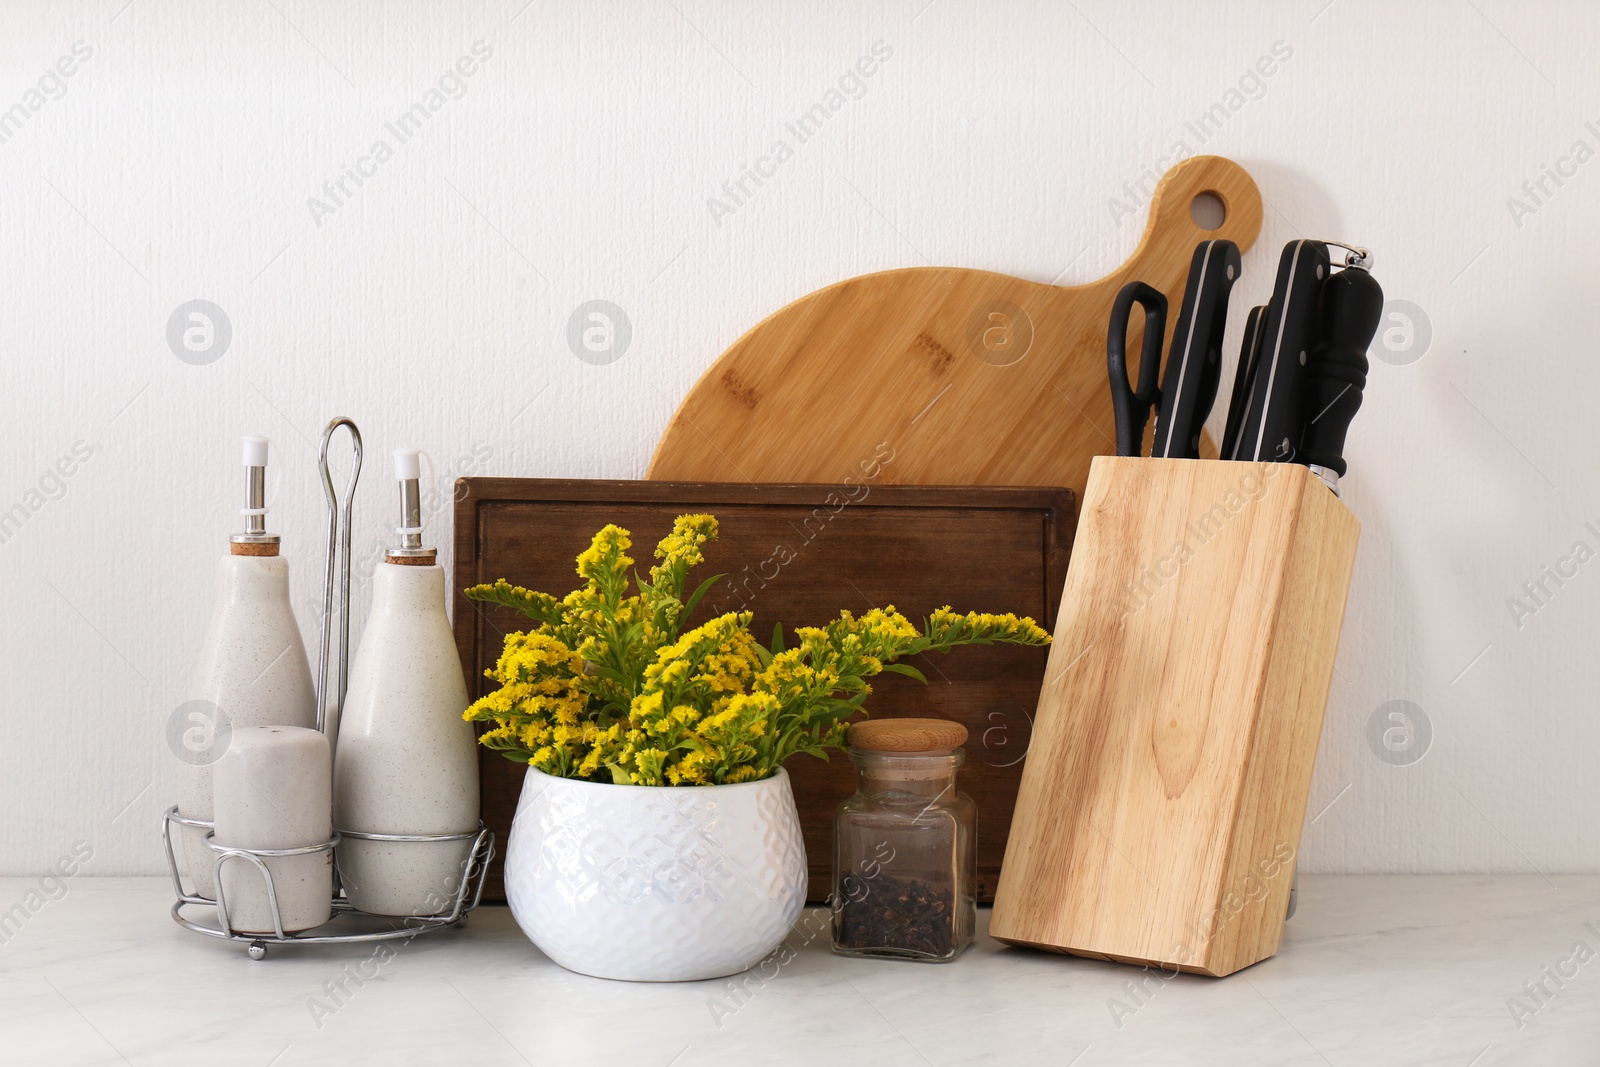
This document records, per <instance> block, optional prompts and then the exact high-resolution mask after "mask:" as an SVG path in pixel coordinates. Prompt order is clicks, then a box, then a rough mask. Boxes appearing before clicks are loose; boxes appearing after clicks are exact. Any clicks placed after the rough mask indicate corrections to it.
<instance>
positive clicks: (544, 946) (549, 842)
mask: <svg viewBox="0 0 1600 1067" xmlns="http://www.w3.org/2000/svg"><path fill="white" fill-rule="evenodd" d="M805 890H806V855H805V846H804V844H803V843H802V842H801V840H800V823H799V819H798V817H797V816H796V814H795V806H794V795H793V793H792V792H791V791H790V788H789V776H788V774H787V772H785V771H783V770H781V769H780V770H779V771H778V773H777V774H776V775H774V776H773V777H771V778H766V779H763V780H762V781H759V782H744V783H740V784H738V785H716V786H679V787H661V788H652V787H646V786H624V785H610V784H602V783H596V782H584V781H576V780H572V779H566V778H554V777H551V776H550V775H547V774H544V773H543V772H541V771H537V770H535V769H533V768H531V767H530V768H528V773H527V777H526V778H525V779H524V781H523V785H522V797H521V800H520V801H519V802H518V804H517V815H516V820H515V822H514V823H513V825H512V828H511V840H510V842H509V844H508V846H507V851H506V897H507V900H508V901H509V903H510V905H511V912H512V914H513V915H515V916H516V919H517V923H518V924H519V925H520V926H521V927H522V930H523V932H524V933H526V934H527V935H528V937H529V939H530V940H532V941H533V943H534V944H535V945H537V946H538V947H539V948H540V949H541V950H542V951H543V952H544V953H545V954H546V955H547V956H549V957H550V958H551V959H553V960H555V961H556V962H557V963H559V964H561V965H562V966H563V967H566V968H568V969H569V970H573V971H578V972H579V973H582V974H589V975H594V976H595V977H597V978H617V979H624V980H628V981H636V982H681V981H694V980H698V979H703V978H719V977H722V976H723V975H728V974H737V973H738V972H740V971H743V970H746V969H748V968H749V967H751V966H753V965H755V964H756V963H758V962H760V960H761V959H762V958H763V957H764V956H766V955H767V953H769V952H771V951H772V950H773V949H774V948H776V947H777V945H778V943H779V942H780V941H782V940H783V938H784V936H785V935H786V934H787V933H788V932H789V930H790V928H792V927H793V926H794V923H795V921H796V920H797V919H798V918H799V916H800V909H801V907H802V906H803V905H804V903H805Z"/></svg>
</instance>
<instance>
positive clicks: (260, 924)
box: [213, 726, 333, 934]
mask: <svg viewBox="0 0 1600 1067" xmlns="http://www.w3.org/2000/svg"><path fill="white" fill-rule="evenodd" d="M214 766H215V768H216V775H215V776H214V780H215V801H216V813H217V831H216V837H215V844H216V845H217V846H218V847H221V848H251V849H276V848H303V847H305V846H307V845H320V844H322V843H323V842H325V841H327V840H328V839H329V838H331V837H332V836H333V760H332V757H331V755H330V753H329V750H328V739H327V738H326V737H324V736H323V735H322V734H321V733H318V732H317V731H316V730H308V729H305V728H304V727H299V726H256V727H247V728H245V729H243V730H235V731H234V732H233V740H232V743H231V744H229V746H228V751H226V752H224V753H223V754H222V758H221V759H219V760H217V762H216V764H215V765H214ZM213 858H215V855H214V856H213ZM264 862H265V863H266V865H267V871H268V872H269V873H270V874H271V875H272V888H273V891H274V892H275V893H276V894H277V898H278V914H279V917H280V918H281V920H282V922H283V929H284V932H285V933H295V932H297V931H300V930H310V929H311V928H313V927H316V926H321V925H322V924H323V923H325V922H327V921H328V919H329V918H330V916H331V915H332V912H333V853H332V852H315V853H312V854H310V855H306V856H274V857H271V858H268V859H266V860H265V861H264ZM220 870H221V875H220V877H221V879H222V891H223V894H224V901H225V903H226V904H227V907H228V924H229V925H230V926H232V927H233V929H234V930H236V931H239V932H241V933H250V934H270V933H273V932H274V930H273V923H272V906H271V903H270V901H269V899H268V897H267V883H266V879H265V878H263V877H261V871H260V869H259V868H257V867H256V866H255V864H253V863H252V862H250V861H249V860H247V859H243V858H241V857H234V858H231V859H224V860H223V861H222V866H221V868H220Z"/></svg>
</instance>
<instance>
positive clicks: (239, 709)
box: [178, 436, 317, 898]
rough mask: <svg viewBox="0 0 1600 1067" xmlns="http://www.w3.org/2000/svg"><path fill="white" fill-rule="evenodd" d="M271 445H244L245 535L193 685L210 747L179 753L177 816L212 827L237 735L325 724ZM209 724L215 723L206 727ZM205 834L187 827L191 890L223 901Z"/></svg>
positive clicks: (250, 441)
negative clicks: (270, 481) (297, 610)
mask: <svg viewBox="0 0 1600 1067" xmlns="http://www.w3.org/2000/svg"><path fill="white" fill-rule="evenodd" d="M267 447H268V446H267V439H266V438H265V437H255V436H251V437H246V438H244V467H245V506H244V508H242V509H241V514H243V515H244V516H245V526H246V529H245V532H244V533H241V534H234V535H233V536H232V537H231V538H229V543H228V555H226V556H223V557H222V558H221V559H220V560H219V561H218V563H217V602H216V609H215V610H214V611H213V612H212V615H211V621H210V624H209V625H208V626H207V627H206V633H205V637H204V639H203V640H202V641H201V644H200V652H199V655H198V656H196V657H195V664H194V674H193V676H192V679H191V682H190V686H189V700H190V703H191V705H192V711H191V718H194V719H196V721H195V723H194V724H193V726H192V727H191V728H190V732H189V733H187V734H185V738H186V744H187V739H188V738H189V737H194V738H197V739H198V741H200V742H202V744H201V745H200V746H199V747H197V748H196V749H195V750H194V751H189V750H188V749H187V748H186V749H185V751H183V752H181V753H180V754H179V755H180V757H181V758H182V759H183V766H182V768H181V774H180V778H179V785H178V813H179V814H180V815H183V816H186V817H188V818H191V819H197V820H201V821H204V822H210V821H211V820H212V813H213V809H212V770H213V767H214V765H215V761H216V760H217V758H218V757H219V756H220V755H221V754H222V753H224V752H225V751H226V748H227V746H228V745H229V744H231V736H230V734H229V728H230V727H231V729H233V730H239V729H243V728H248V727H253V726H270V725H283V726H303V727H311V726H315V725H316V715H317V697H316V690H315V688H313V686H312V683H311V665H310V664H309V663H308V662H307V660H306V650H305V645H304V644H303V643H302V641H301V637H300V627H299V625H298V624H296V622H295V619H294V610H293V608H292V607H291V606H290V603H289V563H288V561H287V560H286V559H284V558H283V557H282V556H280V555H279V554H278V537H277V535H276V534H269V533H267V528H266V516H267V507H266V471H267ZM200 720H206V721H200ZM207 832H208V831H207V829H206V828H204V827H191V826H185V827H182V834H181V839H182V841H183V856H184V867H185V869H186V870H187V872H188V875H189V884H190V886H191V888H192V889H193V890H194V891H195V892H196V893H198V894H199V895H200V896H203V897H207V898H210V897H214V896H215V895H216V889H215V886H214V885H213V884H212V879H211V872H212V860H213V859H214V857H213V855H212V854H211V852H210V850H209V849H207V848H206V845H205V837H206V833H207Z"/></svg>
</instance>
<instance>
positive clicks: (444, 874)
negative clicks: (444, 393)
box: [334, 449, 478, 916]
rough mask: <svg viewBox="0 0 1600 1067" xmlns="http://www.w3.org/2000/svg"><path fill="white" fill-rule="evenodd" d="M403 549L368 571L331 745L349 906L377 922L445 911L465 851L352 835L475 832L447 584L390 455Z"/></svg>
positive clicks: (411, 488)
mask: <svg viewBox="0 0 1600 1067" xmlns="http://www.w3.org/2000/svg"><path fill="white" fill-rule="evenodd" d="M394 456H395V477H396V478H397V479H398V480H399V483H400V509H401V515H402V517H403V518H402V525H401V526H399V527H398V528H397V529H396V533H397V534H398V535H399V538H400V544H399V546H398V547H395V548H392V549H390V550H389V552H388V554H387V555H386V556H385V557H384V561H383V562H382V563H380V564H378V565H377V569H376V571H375V573H374V575H373V593H372V612H371V615H370V617H369V618H368V621H367V628H366V631H365V633H364V634H363V635H362V638H361V644H360V647H359V648H358V649H357V651H356V658H355V663H354V665H353V666H352V668H351V672H350V688H349V691H348V693H347V694H346V696H345V702H344V708H343V711H342V717H341V719H340V723H339V738H338V744H337V745H336V746H335V748H334V826H335V828H337V829H338V830H339V831H340V833H341V834H343V835H344V837H343V839H342V840H341V842H340V844H339V847H338V850H337V862H338V866H339V877H340V880H341V881H342V883H343V885H344V890H345V894H346V895H347V896H348V897H349V899H350V903H351V904H353V905H354V906H355V907H357V908H359V909H361V910H362V911H366V912H372V913H374V914H377V915H399V916H407V915H433V914H438V913H440V912H445V911H448V910H449V907H450V904H451V902H452V899H453V897H454V895H455V892H456V888H457V887H458V886H459V885H460V883H461V879H462V875H463V873H464V870H465V866H466V864H467V861H468V859H469V855H470V852H471V848H472V840H471V837H470V836H465V837H462V838H460V839H457V840H453V841H423V842H418V841H382V840H363V839H361V838H359V837H356V836H353V835H352V832H354V833H357V834H383V835H406V836H422V835H450V834H456V835H470V834H471V833H472V832H473V831H475V830H477V828H478V756H477V751H476V744H475V741H474V738H473V731H472V726H471V724H470V723H467V722H465V721H463V720H462V718H461V713H462V712H463V711H464V710H465V709H466V707H467V704H468V703H469V701H468V700H467V684H466V679H465V678H464V677H463V675H462V673H461V660H460V657H459V656H458V654H457V652H456V644H455V638H454V636H453V635H452V634H451V631H450V623H449V620H448V619H447V618H446V616H445V576H444V570H443V569H442V568H441V567H440V566H439V565H438V563H437V556H436V553H435V551H434V550H433V549H431V548H425V547H423V544H422V521H421V506H420V501H419V494H418V480H419V476H420V473H421V471H420V464H419V461H418V456H419V453H418V452H417V451H416V450H415V449H406V450H401V451H398V452H396V453H395V454H394Z"/></svg>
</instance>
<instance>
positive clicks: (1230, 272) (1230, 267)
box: [1223, 263, 1233, 282]
mask: <svg viewBox="0 0 1600 1067" xmlns="http://www.w3.org/2000/svg"><path fill="white" fill-rule="evenodd" d="M1223 273H1224V274H1226V275H1227V276H1228V280H1229V281H1230V282H1231V281H1233V264H1232V263H1229V264H1228V269H1227V270H1225V271H1223Z"/></svg>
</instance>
